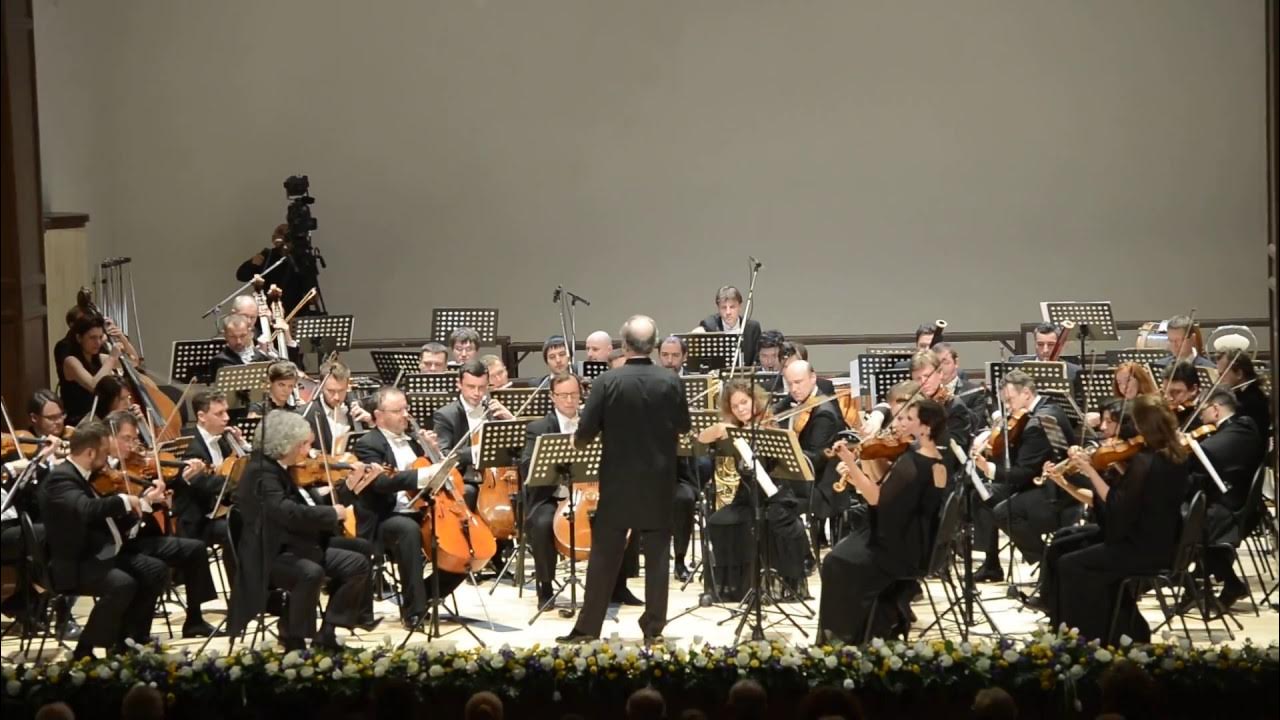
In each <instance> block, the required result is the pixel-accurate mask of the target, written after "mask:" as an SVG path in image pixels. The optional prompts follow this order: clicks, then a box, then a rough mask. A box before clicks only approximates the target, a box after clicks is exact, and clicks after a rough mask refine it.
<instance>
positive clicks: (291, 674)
mask: <svg viewBox="0 0 1280 720" xmlns="http://www.w3.org/2000/svg"><path fill="white" fill-rule="evenodd" d="M296 677H298V671H297V670H294V669H293V668H289V669H288V670H285V671H284V679H285V680H292V679H294V678H296Z"/></svg>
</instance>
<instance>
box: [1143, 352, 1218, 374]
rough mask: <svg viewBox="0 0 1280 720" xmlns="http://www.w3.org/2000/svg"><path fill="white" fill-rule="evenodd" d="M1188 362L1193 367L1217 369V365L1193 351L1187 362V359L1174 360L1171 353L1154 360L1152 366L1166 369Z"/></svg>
mask: <svg viewBox="0 0 1280 720" xmlns="http://www.w3.org/2000/svg"><path fill="white" fill-rule="evenodd" d="M1188 361H1189V362H1191V364H1192V365H1194V366H1195V367H1202V368H1214V369H1217V367H1218V366H1217V364H1216V363H1214V362H1213V361H1212V360H1210V359H1209V358H1207V357H1205V356H1204V355H1201V354H1200V353H1198V352H1196V351H1195V350H1192V356H1191V358H1190V359H1189V360H1188V358H1185V357H1184V358H1178V359H1177V360H1175V359H1174V357H1173V353H1169V354H1168V355H1166V356H1164V357H1162V358H1160V359H1159V360H1156V361H1155V362H1154V363H1152V364H1153V365H1155V366H1156V367H1158V368H1167V367H1169V366H1170V365H1172V364H1174V363H1175V362H1188Z"/></svg>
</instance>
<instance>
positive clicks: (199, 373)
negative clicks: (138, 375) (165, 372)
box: [169, 338, 227, 385]
mask: <svg viewBox="0 0 1280 720" xmlns="http://www.w3.org/2000/svg"><path fill="white" fill-rule="evenodd" d="M226 346H227V341H226V340H223V339H222V338H214V339H212V340H174V341H173V352H172V354H171V355H170V356H169V377H170V378H172V379H173V381H174V382H186V381H187V380H188V379H190V378H192V377H194V378H195V379H196V382H198V383H200V384H202V385H208V384H209V383H210V382H212V381H213V378H212V377H211V376H210V375H209V361H210V360H212V359H213V358H214V356H216V355H217V354H218V353H220V352H222V349H223V348H225V347H226Z"/></svg>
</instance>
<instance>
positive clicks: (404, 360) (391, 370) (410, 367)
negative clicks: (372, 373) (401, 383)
mask: <svg viewBox="0 0 1280 720" xmlns="http://www.w3.org/2000/svg"><path fill="white" fill-rule="evenodd" d="M369 357H371V358H372V359H373V366H374V367H375V368H377V369H378V377H380V378H381V379H382V382H383V383H386V384H390V383H393V382H395V381H396V378H398V377H400V375H401V374H408V373H416V372H418V368H419V367H420V366H419V359H420V357H421V355H420V353H417V352H414V351H412V350H407V351H406V350H370V351H369Z"/></svg>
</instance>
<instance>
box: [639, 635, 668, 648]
mask: <svg viewBox="0 0 1280 720" xmlns="http://www.w3.org/2000/svg"><path fill="white" fill-rule="evenodd" d="M644 644H645V647H649V646H651V645H666V644H667V639H666V638H665V637H663V636H661V635H645V636H644Z"/></svg>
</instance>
